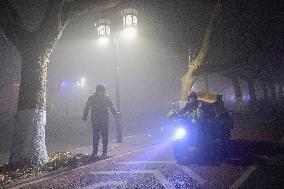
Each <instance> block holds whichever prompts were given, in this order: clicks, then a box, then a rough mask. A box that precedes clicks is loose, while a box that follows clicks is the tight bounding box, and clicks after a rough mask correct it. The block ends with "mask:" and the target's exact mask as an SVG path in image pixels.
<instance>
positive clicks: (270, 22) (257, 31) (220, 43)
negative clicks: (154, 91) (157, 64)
mask: <svg viewBox="0 0 284 189" xmlns="http://www.w3.org/2000/svg"><path fill="white" fill-rule="evenodd" d="M223 3H224V5H223V6H224V8H223V9H224V11H223V13H222V14H221V15H219V20H218V22H215V30H217V31H215V32H211V33H210V32H208V31H209V30H208V28H209V27H210V26H209V25H208V26H207V30H206V33H205V37H204V40H205V39H206V35H208V34H210V35H211V38H213V39H211V43H210V44H209V45H208V47H207V53H206V56H207V57H206V58H207V59H206V60H204V61H200V62H199V64H197V65H198V66H196V65H195V64H192V63H196V62H195V61H196V59H197V58H196V59H194V60H193V61H192V62H190V61H189V63H188V64H189V66H188V72H187V73H186V74H185V75H184V76H183V78H182V95H181V96H182V99H184V98H185V96H186V95H187V92H188V91H189V90H190V89H191V87H192V86H193V84H194V81H195V80H196V78H197V77H199V76H202V75H208V74H211V73H220V74H221V75H225V76H227V75H234V77H233V78H231V79H233V80H234V82H233V83H234V85H233V86H237V85H236V84H237V80H238V78H239V76H237V78H236V75H243V74H240V73H242V72H244V71H246V73H247V72H248V73H249V75H250V78H247V79H246V81H247V82H248V83H249V87H250V88H249V91H250V94H251V96H252V98H253V99H254V97H255V95H254V89H253V88H252V86H253V84H252V83H253V80H255V79H259V76H258V75H257V73H255V71H256V70H255V67H254V64H253V62H252V61H250V62H249V61H248V59H250V58H251V57H252V56H259V54H261V52H260V51H261V48H262V47H263V45H264V43H265V42H266V41H267V40H268V39H269V37H271V35H273V33H274V31H275V30H277V28H278V27H279V26H280V25H281V19H282V20H283V15H282V17H281V13H280V9H279V8H280V6H279V2H278V1H273V2H268V1H265V2H263V4H261V5H259V7H256V8H255V7H254V6H256V5H254V4H252V5H250V4H248V6H249V5H250V6H251V7H250V8H245V9H242V7H241V6H240V7H238V6H236V5H234V8H235V9H236V12H235V13H231V12H232V8H231V9H230V8H228V6H229V7H230V6H232V5H230V4H233V2H230V1H229V2H226V3H225V2H223ZM267 3H268V5H269V6H266V5H267ZM270 4H271V5H270ZM246 5H247V3H245V4H244V6H246ZM238 8H239V9H240V10H238ZM252 8H255V9H256V10H255V13H251V11H250V9H252ZM233 11H235V10H233ZM254 14H256V16H255V17H256V18H255V17H254V16H253V15H254ZM232 17H235V18H233V21H232V20H231V19H232ZM212 19H213V16H212V18H211V21H212ZM238 19H239V20H241V21H239V20H238ZM243 20H244V21H243ZM226 22H228V23H229V24H228V23H227V24H226ZM230 22H232V23H230ZM234 22H235V23H234ZM242 22H243V23H244V24H246V25H245V26H247V27H248V28H246V27H243V28H242V26H240V25H239V24H240V23H242ZM210 24H211V23H210ZM254 25H257V26H254ZM236 28H237V29H238V30H239V31H240V34H238V33H236V31H234V30H236ZM230 30H233V32H231V33H230V32H229V31H230ZM238 30H237V31H238ZM228 36H229V37H228ZM226 38H227V39H226ZM232 42H233V44H232V45H231V44H230V43H232ZM230 45H231V46H232V47H234V48H232V47H230ZM235 46H238V47H239V49H238V48H236V47H235ZM228 47H229V48H228ZM224 48H228V49H229V50H232V51H228V50H227V49H224ZM202 51H204V46H203V45H202V47H201V50H200V51H199V53H201V52H202ZM257 53H258V54H257ZM256 54H257V55H256ZM197 60H198V59H197ZM248 63H249V65H250V66H249V67H248V66H247V65H246V64H248ZM261 64H266V65H270V66H272V63H269V62H263V63H261ZM190 65H192V66H191V67H190ZM260 67H263V66H261V65H260ZM192 73H193V74H192ZM266 75H267V74H266ZM268 75H269V77H272V75H271V74H268ZM186 82H187V84H186ZM185 86H187V87H185ZM235 90H236V97H237V98H238V101H240V99H241V98H242V94H241V92H238V91H237V90H238V89H236V88H235Z"/></svg>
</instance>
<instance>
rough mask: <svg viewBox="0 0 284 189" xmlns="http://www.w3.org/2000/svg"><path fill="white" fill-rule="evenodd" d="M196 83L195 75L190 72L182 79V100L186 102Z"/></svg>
mask: <svg viewBox="0 0 284 189" xmlns="http://www.w3.org/2000/svg"><path fill="white" fill-rule="evenodd" d="M194 82H195V78H194V77H193V73H192V72H190V71H188V72H187V73H186V74H185V75H184V76H183V77H182V78H181V84H182V87H181V95H182V96H181V100H182V101H183V100H186V99H187V96H188V92H189V91H190V90H191V88H192V86H193V84H194Z"/></svg>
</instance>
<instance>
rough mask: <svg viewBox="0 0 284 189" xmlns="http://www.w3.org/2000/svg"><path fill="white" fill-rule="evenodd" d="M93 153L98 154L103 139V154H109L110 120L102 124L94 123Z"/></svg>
mask: <svg viewBox="0 0 284 189" xmlns="http://www.w3.org/2000/svg"><path fill="white" fill-rule="evenodd" d="M92 125H93V153H98V147H99V141H100V137H102V144H103V153H107V148H108V120H103V121H102V122H101V123H96V122H95V123H93V124H92Z"/></svg>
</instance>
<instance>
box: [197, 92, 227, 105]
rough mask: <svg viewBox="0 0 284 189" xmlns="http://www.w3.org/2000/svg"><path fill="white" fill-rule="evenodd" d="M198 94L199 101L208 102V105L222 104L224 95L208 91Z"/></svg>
mask: <svg viewBox="0 0 284 189" xmlns="http://www.w3.org/2000/svg"><path fill="white" fill-rule="evenodd" d="M197 94H198V100H201V101H203V102H207V103H215V102H217V103H219V102H222V95H220V94H216V93H210V92H207V91H201V92H198V93H197Z"/></svg>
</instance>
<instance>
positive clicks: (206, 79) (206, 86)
mask: <svg viewBox="0 0 284 189" xmlns="http://www.w3.org/2000/svg"><path fill="white" fill-rule="evenodd" d="M203 80H204V87H205V89H204V90H205V91H209V85H208V76H207V74H205V75H203Z"/></svg>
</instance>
